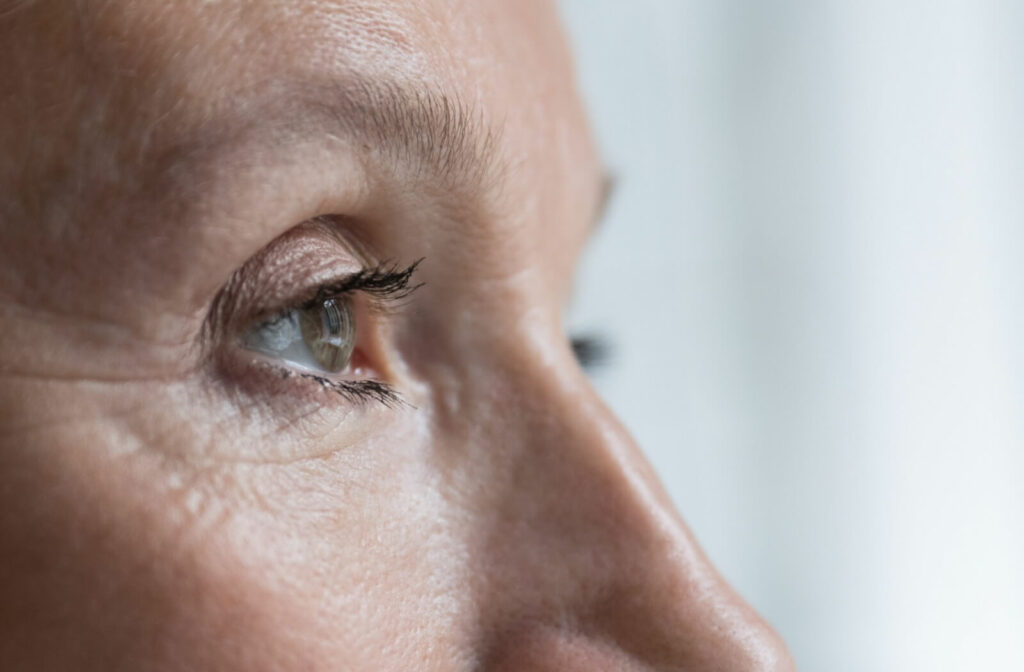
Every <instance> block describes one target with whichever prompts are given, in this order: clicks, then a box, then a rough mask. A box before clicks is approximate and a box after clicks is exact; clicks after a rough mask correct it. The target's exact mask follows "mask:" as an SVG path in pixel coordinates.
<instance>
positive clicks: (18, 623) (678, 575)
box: [0, 0, 792, 672]
mask: <svg viewBox="0 0 1024 672" xmlns="http://www.w3.org/2000/svg"><path fill="white" fill-rule="evenodd" d="M556 19H557V17H556V14H555V11H554V8H553V6H551V5H550V4H549V3H547V2H542V1H539V0H538V1H532V0H531V1H522V0H514V1H513V0H508V1H503V2H486V3H483V2H481V3H455V2H447V3H446V2H440V1H437V0H431V1H426V2H425V1H423V0H416V1H412V0H409V1H408V2H395V1H389V2H368V1H362V2H355V1H353V2H318V3H305V2H275V3H269V2H268V3H250V2H241V1H239V2H229V1H225V2H218V3H193V2H160V3H146V2H129V1H128V0H123V1H120V2H118V1H115V2H103V3H77V4H75V5H74V9H69V8H68V6H67V4H66V3H64V2H58V1H56V0H51V1H46V0H37V1H30V2H24V3H18V4H16V5H14V6H13V8H12V9H11V10H10V11H7V12H4V11H0V81H3V82H4V87H5V89H6V90H5V92H4V95H3V99H4V100H5V101H6V102H5V104H4V106H3V107H2V108H0V109H2V112H0V144H2V146H4V147H5V152H4V154H3V156H2V157H0V193H3V194H5V196H4V198H3V200H2V202H0V222H2V225H0V315H2V316H3V318H4V320H5V323H6V329H5V334H6V335H5V338H4V339H0V474H2V478H3V481H2V487H0V668H2V669H5V670H8V669H10V670H20V669H24V670H53V671H60V670H76V671H81V670H104V671H109V670H133V671H135V670H168V671H170V670H207V669H208V670H225V671H226V670H245V671H246V672H253V671H261V670H265V671H268V672H269V671H271V670H324V671H326V670H339V669H344V670H367V671H369V670H373V671H378V670H423V671H428V670H478V669H479V670H548V669H550V670H588V671H593V670H627V669H637V670H648V669H657V670H678V669H685V670H789V669H792V663H791V662H790V661H789V658H788V654H787V653H786V651H785V648H784V646H783V645H782V644H781V643H780V642H779V641H778V639H777V637H776V636H775V635H774V633H773V632H772V631H771V630H770V628H769V627H768V626H767V625H766V624H765V623H764V622H763V621H761V620H760V618H759V617H757V616H756V615H755V614H754V613H753V612H752V611H751V610H750V609H749V607H747V606H746V605H745V604H744V603H743V602H742V600H741V599H740V598H739V597H738V596H736V595H735V594H734V593H733V592H732V591H731V589H730V588H729V587H728V586H727V585H726V584H725V583H724V582H723V581H722V579H721V578H720V577H719V576H718V574H717V573H716V572H715V571H714V569H713V568H712V567H711V566H710V565H709V563H708V562H707V560H706V559H705V558H704V556H703V554H702V553H701V551H700V550H699V548H698V547H697V545H696V543H695V542H694V540H693V539H692V537H691V536H690V534H689V532H688V531H687V529H686V527H685V526H684V524H683V523H682V521H681V519H680V518H679V516H678V515H677V513H676V512H675V511H674V510H673V509H672V507H671V504H670V503H669V501H668V498H667V496H666V495H665V493H664V491H663V490H662V489H661V487H660V485H659V484H658V482H657V479H656V478H655V476H654V474H653V473H652V471H651V469H650V467H649V466H648V465H647V463H646V462H645V461H644V459H643V456H642V453H641V451H640V450H639V448H638V447H637V446H636V445H635V444H634V443H633V441H632V440H631V438H630V437H629V436H628V434H627V433H626V432H625V431H624V429H623V428H622V427H621V426H620V425H619V424H618V422H617V421H616V420H615V418H614V417H612V416H611V414H610V413H609V412H608V410H607V409H606V408H605V406H604V405H603V404H602V403H601V401H600V400H599V399H598V398H597V397H596V395H595V394H594V392H593V391H592V389H591V388H590V386H589V384H588V382H587V379H586V376H585V375H584V374H583V373H582V371H581V370H580V368H579V366H578V365H577V363H576V362H575V360H574V359H573V355H572V352H571V349H570V347H569V343H568V340H567V338H566V335H565V334H564V332H563V329H562V325H561V322H560V316H561V314H562V312H563V306H564V303H565V301H566V299H567V295H568V293H569V288H570V285H571V281H572V273H573V267H574V265H575V263H576V258H577V256H578V254H579V252H580V248H581V247H582V245H583V243H584V241H585V239H586V236H587V235H588V232H589V231H590V230H591V228H592V226H593V221H592V220H593V217H594V213H595V212H596V211H597V210H598V209H599V207H598V203H599V202H600V200H601V198H602V192H603V180H604V178H603V175H604V170H603V167H602V166H601V164H600V161H599V160H598V155H597V151H596V149H595V147H594V145H593V141H592V139H591V137H590V135H589V133H588V130H587V124H586V120H585V116H584V113H583V111H582V109H581V107H580V104H579V101H578V98H577V95H576V92H575V89H574V86H573V81H572V72H571V62H570V59H569V55H568V53H567V50H566V46H565V43H564V40H563V38H562V35H561V33H560V31H559V28H558V24H557V20H556ZM320 216H329V217H330V221H331V222H333V223H332V225H331V226H332V227H334V228H333V230H332V232H331V235H329V236H324V235H323V231H322V230H314V229H313V228H312V227H308V226H306V227H305V228H304V227H303V226H301V225H302V223H303V222H309V221H310V220H312V219H313V218H317V217H320ZM318 221H320V220H318ZM297 227H298V228H297ZM282 240H286V242H285V243H282V242H281V241H282ZM275 241H277V242H275ZM421 257H422V258H424V259H425V260H424V261H423V263H422V264H421V266H420V267H419V268H418V269H417V275H416V279H417V281H421V282H423V283H424V286H423V287H422V288H420V290H418V291H417V292H416V294H415V295H413V296H411V297H409V298H408V299H407V300H405V301H404V302H403V303H404V304H405V305H403V306H402V307H400V308H398V309H396V310H394V311H380V312H378V313H373V314H372V317H370V318H368V321H369V326H365V325H364V323H363V322H359V326H358V329H359V335H358V339H359V340H358V342H357V343H356V348H357V354H358V356H360V357H362V361H364V362H365V366H364V367H363V368H362V369H361V371H365V372H367V374H370V373H372V374H373V375H375V376H377V377H379V378H381V379H384V380H386V381H387V382H388V383H389V384H391V385H392V386H393V387H394V389H395V390H397V391H398V392H399V393H400V394H401V395H402V397H403V399H404V400H405V402H406V403H404V404H401V405H397V406H387V405H384V404H379V403H375V402H373V401H367V402H365V403H354V402H352V401H351V400H347V399H344V398H341V397H340V396H339V395H336V394H332V392H331V390H330V388H329V386H326V385H318V384H316V383H315V381H311V380H308V379H304V378H302V377H301V376H288V375H282V374H280V369H274V368H272V367H267V366H265V364H266V362H265V361H264V362H262V363H261V362H257V361H254V359H253V357H252V353H247V351H245V349H244V348H241V347H240V346H239V340H238V338H237V335H238V334H239V333H243V331H244V328H245V327H247V326H252V325H253V324H258V320H259V319H261V318H265V317H266V313H267V311H268V310H270V311H272V310H273V309H282V308H287V307H288V305H289V304H288V301H290V300H293V301H296V302H297V301H300V300H302V299H303V298H304V296H306V295H307V294H308V291H309V290H310V289H311V287H310V286H309V283H310V282H312V281H313V280H314V279H316V278H320V280H317V282H320V281H322V280H323V278H321V276H328V275H330V274H331V273H334V272H341V271H344V272H347V273H351V272H353V271H354V270H356V269H359V268H360V267H361V265H362V264H364V263H365V262H366V261H367V260H368V259H379V260H395V261H398V262H402V263H411V262H412V261H414V260H416V259H419V258H421ZM239 269H242V270H239ZM226 286H227V287H228V288H229V289H227V290H226V289H225V287H226ZM314 289H315V288H314ZM638 291H640V289H638ZM225 292H227V294H225ZM300 295H301V296H300ZM225 296H227V297H228V298H227V299H225V298H224V297H225ZM218 297H220V298H218ZM275 302H276V303H275ZM215 306H217V310H216V311H215V310H214V307H215ZM214 313H215V315H214ZM367 314H368V315H369V314H370V313H367ZM211 315H213V316H214V317H216V318H217V319H213V323H214V324H216V325H219V326H217V327H216V328H210V326H209V325H210V324H211V319H212V317H211ZM221 318H223V319H221ZM623 319H629V317H628V315H625V316H624V317H623Z"/></svg>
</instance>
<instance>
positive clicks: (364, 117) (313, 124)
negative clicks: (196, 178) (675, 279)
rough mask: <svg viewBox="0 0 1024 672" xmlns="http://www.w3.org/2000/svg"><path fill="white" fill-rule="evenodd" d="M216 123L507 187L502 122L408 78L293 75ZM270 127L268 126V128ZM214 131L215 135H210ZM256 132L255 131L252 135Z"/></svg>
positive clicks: (440, 178) (607, 184)
mask: <svg viewBox="0 0 1024 672" xmlns="http://www.w3.org/2000/svg"><path fill="white" fill-rule="evenodd" d="M270 88H271V91H270V92H269V94H270V95H265V97H264V98H263V100H258V101H256V102H255V103H243V105H242V108H241V109H243V110H244V112H241V113H239V112H237V111H236V113H235V114H234V115H231V114H230V113H229V115H228V116H227V117H224V118H222V119H221V123H220V124H217V123H214V124H211V125H210V126H208V127H207V129H206V131H207V132H206V133H205V135H206V137H207V138H210V139H212V142H211V144H214V145H215V144H219V141H224V140H228V141H229V142H230V138H231V137H234V138H235V139H239V135H242V136H246V135H249V133H247V131H254V132H255V134H256V135H257V136H258V137H259V138H260V139H261V140H260V142H263V143H265V142H267V141H268V140H269V141H270V142H273V141H274V140H273V139H274V138H276V139H277V140H278V141H280V140H281V139H285V140H286V141H288V140H291V139H295V138H299V137H301V138H304V139H307V140H308V138H309V137H314V138H315V137H318V136H319V137H330V138H336V139H341V140H342V141H343V142H346V143H348V144H350V145H352V146H353V147H355V148H356V150H355V151H359V148H361V149H362V150H363V151H365V152H368V153H370V154H376V155H378V156H380V157H381V158H382V159H383V160H384V161H385V162H386V163H387V164H389V165H390V166H391V167H392V168H393V169H395V170H397V171H400V172H402V173H405V172H406V171H408V172H409V173H411V177H413V178H425V179H431V180H433V181H435V182H437V183H439V184H440V185H442V186H443V187H444V188H447V189H451V190H454V191H463V192H477V193H488V192H492V193H493V192H496V191H497V192H500V190H501V188H502V184H503V183H504V180H505V173H506V171H507V169H508V165H509V164H508V162H507V160H506V157H505V155H504V154H503V153H502V151H501V146H502V145H501V135H502V127H501V125H496V124H494V123H492V122H490V121H489V120H488V119H487V118H486V116H485V114H484V113H483V110H481V109H478V108H475V107H473V106H472V105H470V104H468V103H467V102H466V101H464V100H463V99H462V98H460V97H459V96H458V95H451V94H448V93H445V92H443V91H441V90H439V89H437V88H435V87H431V86H429V85H424V84H420V83H410V82H404V81H401V80H388V79H379V78H372V77H369V76H366V75H358V74H349V75H346V76H344V77H343V78H342V79H341V80H340V81H339V80H332V81H331V82H329V83H316V82H310V81H304V82H302V81H300V82H295V81H292V82H287V83H284V84H282V85H279V86H271V87H270ZM268 130H269V131H270V132H269V133H267V131H268ZM211 136H212V137H211ZM250 137H251V136H250ZM598 180H599V182H600V183H599V185H598V187H597V189H596V190H595V191H596V198H595V201H596V202H595V203H593V204H590V206H589V208H588V209H589V217H590V219H591V222H590V231H591V233H593V231H594V230H596V229H597V228H598V225H599V224H600V222H601V221H602V220H603V219H604V214H605V210H606V208H607V204H608V202H609V200H610V198H611V192H612V190H613V187H614V185H615V182H616V180H615V176H614V175H612V174H611V173H610V172H608V171H604V172H603V173H602V174H601V175H600V176H599V177H598Z"/></svg>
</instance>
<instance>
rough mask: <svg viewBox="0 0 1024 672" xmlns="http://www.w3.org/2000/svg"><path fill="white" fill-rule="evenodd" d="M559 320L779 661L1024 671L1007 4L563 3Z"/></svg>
mask: <svg viewBox="0 0 1024 672" xmlns="http://www.w3.org/2000/svg"><path fill="white" fill-rule="evenodd" d="M562 6H563V14H564V16H565V19H566V22H567V27H568V29H569V33H570V35H571V37H572V39H573V42H574V44H575V49H576V54H577V59H578V64H579V72H580V83H581V88H582V91H583V94H584V97H585V99H586V100H587V102H588V104H589V106H590V109H591V113H592V117H593V120H594V126H595V131H596V133H597V137H598V138H599V141H600V143H601V145H602V147H603V149H604V151H605V154H606V157H607V161H608V163H609V164H610V166H611V167H612V168H613V170H614V171H615V172H616V173H617V174H618V175H619V177H620V184H619V191H618V194H617V196H616V198H615V200H614V201H613V203H612V206H611V209H610V212H609V216H608V221H607V222H606V226H605V228H604V229H603V230H602V231H601V233H600V234H599V235H598V237H597V239H596V240H595V241H594V243H593V244H592V246H591V247H590V249H589V252H588V256H587V258H586V259H585V263H584V267H583V275H582V281H581V284H580V291H579V297H578V299H579V300H578V305H577V306H576V311H575V313H576V314H575V316H574V319H573V323H574V324H575V325H577V326H579V327H582V328H583V329H584V330H587V331H591V330H596V331H602V332H605V333H607V334H608V335H609V336H610V338H611V340H612V341H613V342H614V343H615V344H616V346H617V353H616V356H615V359H614V361H613V362H612V363H611V364H610V365H609V366H608V367H607V368H606V369H605V370H604V371H603V372H600V373H599V374H598V375H597V376H596V379H597V383H598V386H599V388H600V389H601V390H602V392H603V393H604V395H605V397H606V398H607V400H608V401H609V403H610V404H611V406H612V407H613V408H615V409H616V410H617V411H618V412H619V413H620V415H621V416H622V418H623V419H624V421H625V423H626V424H627V425H628V426H629V427H630V429H632V431H633V432H634V434H635V435H636V436H637V438H638V440H639V441H640V443H641V445H643V446H644V448H645V450H646V451H647V452H648V455H649V456H650V458H651V460H652V461H653V462H654V464H655V466H656V467H657V468H658V470H659V471H660V473H661V475H662V477H663V479H664V480H665V482H666V484H667V486H668V488H669V490H670V492H671V493H672V495H673V497H674V498H675V501H676V502H677V504H678V505H679V507H680V508H681V509H682V511H683V513H684V515H685V516H686V517H687V519H688V520H689V522H690V524H691V526H692V527H693V528H694V530H695V532H696V534H697V536H698V537H699V538H700V539H701V541H702V542H703V544H704V546H705V548H706V549H707V550H708V552H709V554H710V556H711V558H712V559H713V560H714V561H715V562H716V563H717V564H718V566H719V567H720V568H721V569H722V571H723V573H724V574H725V575H726V576H727V577H728V578H729V579H730V580H731V581H732V582H733V583H734V585H736V586H737V588H738V589H739V590H740V592H741V593H742V594H743V595H744V596H745V597H747V598H748V599H749V600H750V601H751V602H752V603H753V604H754V605H755V607H757V608H758V609H759V610H760V611H761V612H762V613H764V614H765V615H766V616H767V617H768V619H769V620H770V621H771V622H772V623H773V624H774V625H775V626H776V627H777V628H778V629H779V630H780V631H781V632H782V634H783V635H784V637H785V638H786V639H787V641H788V642H789V644H790V648H791V649H792V651H793V653H794V655H795V657H796V659H797V662H798V664H799V666H800V668H801V669H802V670H804V671H805V672H807V671H812V670H828V671H830V672H847V671H848V672H863V671H864V670H881V671H888V670H892V671H894V672H895V671H897V670H898V671H900V672H905V671H907V670H928V671H929V672H941V671H944V670H957V671H961V670H963V671H966V670H972V671H974V670H1024V571H1022V570H1024V487H1022V483H1024V3H1022V2H1019V1H1014V0H1004V1H1002V2H999V1H996V0H947V1H943V0H938V1H936V0H931V1H928V2H925V1H924V0H897V1H896V2H892V1H889V2H881V1H879V0H762V1H761V2H749V1H748V0H678V1H673V0H662V1H658V0H633V1H632V2H628V3H627V2H622V1H621V0H564V1H563V2H562Z"/></svg>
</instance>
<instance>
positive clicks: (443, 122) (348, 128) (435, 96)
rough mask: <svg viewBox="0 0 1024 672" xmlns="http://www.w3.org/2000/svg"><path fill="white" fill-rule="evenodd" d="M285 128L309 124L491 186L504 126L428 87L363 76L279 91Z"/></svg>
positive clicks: (444, 175)
mask: <svg viewBox="0 0 1024 672" xmlns="http://www.w3.org/2000/svg"><path fill="white" fill-rule="evenodd" d="M283 99H284V100H285V101H286V103H285V104H286V109H285V110H284V112H285V113H284V114H283V115H280V117H281V122H280V123H283V124H285V125H286V127H287V129H286V130H287V131H288V132H294V131H295V130H297V129H296V128H295V127H296V126H298V127H299V128H301V127H302V126H304V125H306V124H310V123H312V124H315V125H316V127H317V129H316V130H317V131H320V132H324V131H326V133H327V135H328V136H331V137H338V135H340V136H342V137H343V138H344V139H345V140H348V141H350V142H360V143H361V144H362V145H363V148H364V149H365V150H367V151H370V152H378V153H380V154H381V155H382V156H383V158H384V159H386V160H387V161H388V163H390V164H392V165H395V166H399V167H401V168H402V169H403V170H411V171H413V173H414V175H415V176H417V177H427V176H429V177H431V178H434V179H435V180H438V181H440V182H441V183H442V184H444V185H446V186H449V187H455V186H460V185H463V186H471V187H491V186H494V185H496V184H497V183H498V182H499V181H500V180H501V177H502V173H503V170H504V161H503V160H502V157H501V154H500V151H499V147H500V137H501V129H500V127H498V126H495V125H493V124H490V123H488V122H487V120H486V119H485V117H484V115H483V113H482V111H481V110H478V109H475V108H473V107H471V106H470V105H468V104H467V103H466V102H465V101H463V100H462V99H461V98H459V97H458V96H453V95H450V94H447V93H444V92H441V91H437V90H434V89H431V88H429V87H427V86H420V85H414V84H409V83H402V82H396V81H387V80H378V79H371V78H367V77H349V78H346V79H345V80H344V81H343V82H342V83H339V84H331V85H308V84H306V85H300V86H298V87H295V88H293V89H292V90H290V91H289V92H288V93H287V95H285V96H283Z"/></svg>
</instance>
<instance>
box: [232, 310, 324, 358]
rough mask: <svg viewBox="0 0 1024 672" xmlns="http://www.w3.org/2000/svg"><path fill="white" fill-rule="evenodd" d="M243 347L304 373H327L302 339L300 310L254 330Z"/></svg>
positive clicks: (243, 342) (281, 316) (245, 338)
mask: <svg viewBox="0 0 1024 672" xmlns="http://www.w3.org/2000/svg"><path fill="white" fill-rule="evenodd" d="M242 345H244V346H245V347H246V348H248V349H249V350H253V351H255V352H259V353H262V354H264V355H268V356H270V357H273V358H275V359H280V360H281V361H283V362H285V363H287V364H290V365H293V366H298V367H299V368H302V369H307V370H309V371H314V372H320V371H321V370H322V369H323V367H321V366H320V365H319V364H318V363H317V361H316V357H314V355H313V353H312V351H311V350H310V349H309V345H308V344H307V343H306V340H305V338H303V336H302V328H301V326H300V325H299V313H298V311H297V310H290V311H288V312H287V313H285V314H284V315H280V316H278V317H275V318H274V319H272V320H270V321H267V322H264V323H263V324H261V325H259V326H258V327H255V328H253V329H251V330H250V331H249V332H248V333H246V334H245V336H244V337H243V338H242Z"/></svg>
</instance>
